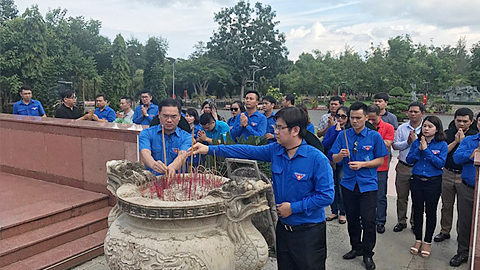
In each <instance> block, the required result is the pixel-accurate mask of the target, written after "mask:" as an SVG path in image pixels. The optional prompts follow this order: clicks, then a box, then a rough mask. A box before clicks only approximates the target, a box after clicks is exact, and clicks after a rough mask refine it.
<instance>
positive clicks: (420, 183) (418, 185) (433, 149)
mask: <svg viewBox="0 0 480 270" xmlns="http://www.w3.org/2000/svg"><path fill="white" fill-rule="evenodd" d="M446 138H447V136H446V135H445V132H443V126H442V121H441V120H440V119H439V118H438V117H436V116H427V117H425V119H424V120H423V124H422V130H421V132H420V134H419V136H418V139H416V140H415V141H414V142H413V143H412V145H411V147H410V151H409V152H408V155H407V158H406V161H407V163H408V164H414V165H413V168H412V177H411V178H410V192H411V194H412V204H413V223H414V224H415V227H414V230H413V232H414V234H415V240H416V241H415V244H414V245H413V246H412V247H411V248H410V253H412V254H418V253H419V252H420V254H421V256H422V257H423V258H428V257H430V252H431V250H432V237H433V233H434V231H435V225H436V224H437V204H438V200H439V199H440V194H441V192H442V174H443V170H442V168H443V166H444V165H445V162H446V160H447V154H448V145H447V143H446V142H445V140H446ZM423 213H426V216H427V222H426V223H427V224H426V228H425V236H424V238H423V242H422V230H423Z"/></svg>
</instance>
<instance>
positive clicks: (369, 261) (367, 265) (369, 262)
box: [363, 257, 375, 270]
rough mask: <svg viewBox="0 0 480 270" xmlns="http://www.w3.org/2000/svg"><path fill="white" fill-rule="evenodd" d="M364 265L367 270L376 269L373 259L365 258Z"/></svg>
mask: <svg viewBox="0 0 480 270" xmlns="http://www.w3.org/2000/svg"><path fill="white" fill-rule="evenodd" d="M363 263H364V264H365V268H366V269H367V270H372V269H375V263H374V262H373V259H372V257H363Z"/></svg>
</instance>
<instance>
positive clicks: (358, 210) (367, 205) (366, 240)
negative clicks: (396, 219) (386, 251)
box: [342, 185, 377, 257]
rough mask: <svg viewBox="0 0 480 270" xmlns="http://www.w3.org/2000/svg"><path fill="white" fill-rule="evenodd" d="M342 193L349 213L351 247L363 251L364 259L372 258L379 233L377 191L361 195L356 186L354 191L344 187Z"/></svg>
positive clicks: (346, 210)
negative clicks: (376, 223) (376, 227)
mask: <svg viewBox="0 0 480 270" xmlns="http://www.w3.org/2000/svg"><path fill="white" fill-rule="evenodd" d="M342 193H343V203H344V204H345V212H346V213H347V223H348V235H349V236H350V245H351V246H352V249H354V250H363V256H364V257H372V256H373V248H374V247H375V242H376V240H377V232H376V231H375V217H376V213H377V212H376V209H377V191H376V190H375V191H368V192H364V193H360V189H359V188H358V185H355V189H354V190H353V191H351V190H349V189H347V188H345V187H343V186H342ZM360 219H361V221H360ZM360 222H361V224H360ZM362 226H363V239H362Z"/></svg>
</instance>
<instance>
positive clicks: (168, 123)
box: [138, 98, 192, 176]
mask: <svg viewBox="0 0 480 270" xmlns="http://www.w3.org/2000/svg"><path fill="white" fill-rule="evenodd" d="M158 108H159V110H160V112H159V113H158V118H159V120H160V125H156V126H153V127H150V128H147V129H144V130H142V132H140V135H139V138H138V139H139V149H140V158H141V160H142V161H143V163H145V165H146V166H147V168H148V169H149V170H150V171H152V172H153V173H154V174H155V175H160V174H167V175H170V176H173V175H174V174H175V172H176V170H178V169H179V168H180V167H181V166H182V164H183V162H184V161H185V159H186V158H187V152H186V151H187V150H188V148H189V147H191V145H192V135H191V134H189V133H188V132H186V131H184V130H182V129H180V128H179V127H178V123H179V122H180V113H181V107H180V104H179V103H178V102H177V101H176V100H175V99H171V98H167V99H164V100H162V101H161V102H160V104H159V105H158ZM162 128H163V132H164V134H165V135H164V136H162ZM162 137H165V141H163V138H162ZM164 143H165V145H164ZM164 149H165V154H166V159H167V160H166V161H165V157H164Z"/></svg>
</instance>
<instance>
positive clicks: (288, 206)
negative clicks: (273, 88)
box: [193, 107, 335, 270]
mask: <svg viewBox="0 0 480 270" xmlns="http://www.w3.org/2000/svg"><path fill="white" fill-rule="evenodd" d="M275 118H276V119H277V123H276V126H275V129H274V130H275V133H276V137H277V142H276V143H271V144H267V145H263V146H253V145H214V146H206V145H204V144H201V143H197V144H195V146H194V147H193V150H194V153H195V154H199V153H200V154H207V153H208V154H210V155H212V154H214V153H215V154H216V155H219V156H224V157H233V158H245V159H256V160H262V161H269V162H271V163H272V182H273V192H274V194H275V202H276V204H277V212H278V215H279V222H278V223H277V228H276V235H277V237H276V248H277V264H278V269H279V270H290V269H302V270H313V269H315V270H317V269H325V259H326V252H327V246H326V230H325V229H326V227H325V211H324V207H327V206H328V205H330V204H331V203H332V202H333V197H334V193H335V191H334V186H333V172H332V168H331V166H330V162H329V161H328V159H327V158H326V157H325V155H323V153H322V152H320V151H319V150H318V149H316V148H315V147H313V146H310V145H308V144H307V143H306V142H305V140H304V139H303V136H305V134H306V126H307V123H308V117H307V115H306V114H305V112H304V111H302V110H301V109H298V108H295V107H291V108H284V109H281V110H280V111H278V112H277V114H276V115H275Z"/></svg>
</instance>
